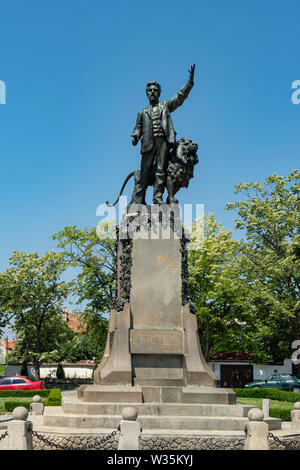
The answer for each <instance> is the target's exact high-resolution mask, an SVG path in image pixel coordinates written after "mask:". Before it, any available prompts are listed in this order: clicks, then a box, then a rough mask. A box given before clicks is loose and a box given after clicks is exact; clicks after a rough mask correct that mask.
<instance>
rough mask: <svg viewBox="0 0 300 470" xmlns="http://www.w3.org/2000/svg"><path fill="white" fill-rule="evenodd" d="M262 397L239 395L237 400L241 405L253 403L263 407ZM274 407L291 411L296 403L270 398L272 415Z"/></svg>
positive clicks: (252, 404)
mask: <svg viewBox="0 0 300 470" xmlns="http://www.w3.org/2000/svg"><path fill="white" fill-rule="evenodd" d="M262 400H263V399H262V398H246V397H237V399H236V402H237V404H239V405H251V406H255V407H257V408H260V409H262ZM272 408H276V409H280V410H286V411H287V412H288V413H290V412H291V411H292V410H293V409H294V404H293V403H290V402H287V401H278V400H270V416H271V417H273V416H272ZM276 417H277V416H276Z"/></svg>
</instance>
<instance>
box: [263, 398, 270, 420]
mask: <svg viewBox="0 0 300 470" xmlns="http://www.w3.org/2000/svg"><path fill="white" fill-rule="evenodd" d="M262 411H263V414H264V418H269V416H270V400H269V398H263V401H262Z"/></svg>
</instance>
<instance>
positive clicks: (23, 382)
mask: <svg viewBox="0 0 300 470" xmlns="http://www.w3.org/2000/svg"><path fill="white" fill-rule="evenodd" d="M12 383H13V385H16V384H26V381H25V380H24V379H13V381H12Z"/></svg>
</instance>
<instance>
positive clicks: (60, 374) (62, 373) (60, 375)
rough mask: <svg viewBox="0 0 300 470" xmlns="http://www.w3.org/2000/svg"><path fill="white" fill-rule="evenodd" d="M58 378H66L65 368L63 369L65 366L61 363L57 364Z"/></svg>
mask: <svg viewBox="0 0 300 470" xmlns="http://www.w3.org/2000/svg"><path fill="white" fill-rule="evenodd" d="M56 377H57V378H58V379H64V378H65V371H64V368H63V366H62V364H61V363H60V362H59V363H58V364H57V369H56Z"/></svg>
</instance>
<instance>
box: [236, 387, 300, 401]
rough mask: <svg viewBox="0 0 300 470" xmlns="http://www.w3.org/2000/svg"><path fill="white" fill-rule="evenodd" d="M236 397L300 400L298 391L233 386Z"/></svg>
mask: <svg viewBox="0 0 300 470" xmlns="http://www.w3.org/2000/svg"><path fill="white" fill-rule="evenodd" d="M233 390H234V391H235V393H236V396H237V397H245V398H269V399H270V400H277V401H287V402H289V403H296V401H300V393H296V392H286V391H285V390H276V389H275V388H234V389H233Z"/></svg>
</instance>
